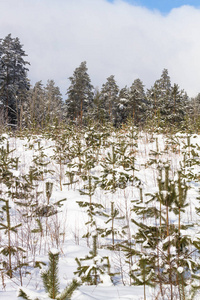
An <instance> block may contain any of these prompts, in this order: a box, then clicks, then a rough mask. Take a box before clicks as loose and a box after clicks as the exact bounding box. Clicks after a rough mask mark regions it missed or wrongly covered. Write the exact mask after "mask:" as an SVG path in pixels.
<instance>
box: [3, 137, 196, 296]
mask: <svg viewBox="0 0 200 300" xmlns="http://www.w3.org/2000/svg"><path fill="white" fill-rule="evenodd" d="M123 136H124V137H125V134H123ZM3 137H4V138H5V140H4V141H3V143H4V145H5V146H6V142H7V140H8V141H9V145H10V148H11V149H15V151H14V153H15V156H16V157H19V169H18V170H12V172H13V175H14V176H15V177H17V178H19V179H21V180H22V179H23V178H22V177H23V176H25V175H26V174H27V173H28V172H29V167H30V166H33V157H35V156H37V155H40V153H41V150H42V151H43V152H44V154H45V155H46V156H47V157H45V162H46V163H48V165H47V167H46V168H47V169H48V170H53V171H54V173H53V174H51V173H47V174H43V175H44V176H43V178H42V177H41V178H40V180H38V182H34V184H35V186H34V188H35V190H34V191H33V194H34V193H35V194H34V195H33V196H34V197H35V195H36V194H37V197H38V201H39V207H44V205H46V192H45V182H47V181H48V182H52V183H53V191H52V195H51V197H50V204H52V205H55V203H56V202H57V201H59V200H61V199H64V198H67V200H66V201H63V205H62V207H60V208H57V211H58V213H57V214H56V215H53V216H50V217H49V219H48V218H47V217H46V216H40V218H41V220H43V226H44V229H43V232H42V233H40V234H36V233H35V234H34V235H32V234H30V230H33V229H38V226H39V225H38V224H36V223H34V220H32V222H29V220H27V223H24V224H23V228H19V232H18V237H19V241H20V243H22V244H23V245H22V246H23V249H24V250H26V251H27V250H28V255H29V258H30V261H31V262H32V266H33V264H34V263H33V261H40V262H44V263H45V264H47V265H48V251H49V250H50V251H51V252H52V253H53V254H57V253H59V254H60V255H59V256H60V259H59V279H60V290H63V289H64V288H65V287H66V285H67V284H68V283H70V282H71V280H72V279H73V278H75V277H76V276H75V274H74V272H75V271H76V270H77V263H76V261H75V258H79V259H80V258H81V257H82V258H85V256H87V255H89V252H90V251H91V250H92V236H94V235H96V234H97V231H96V229H95V227H92V228H90V234H91V238H90V239H88V240H87V239H86V238H82V236H83V235H84V234H86V233H87V232H88V228H89V225H88V224H86V223H87V222H88V214H87V212H86V209H87V208H84V207H80V206H79V205H78V203H77V202H78V201H85V202H88V201H89V197H88V196H87V195H80V192H79V191H80V190H81V189H82V188H83V185H84V184H85V183H84V182H83V179H82V178H81V176H79V175H78V174H77V173H78V171H79V168H78V167H77V166H74V167H71V168H69V167H68V166H67V164H66V165H64V166H63V170H61V171H62V174H61V175H62V176H61V181H62V183H61V184H62V190H61V189H60V182H59V179H60V168H59V164H57V162H56V161H55V160H54V159H53V155H54V151H53V149H55V141H54V140H52V139H46V138H44V137H43V136H31V137H23V138H15V137H12V136H10V135H9V134H4V135H3ZM84 138H89V134H88V133H86V134H85V136H84ZM156 138H157V139H158V145H159V151H160V152H159V154H156V157H154V155H152V154H151V153H152V151H154V152H155V151H156ZM176 138H177V140H178V141H179V143H180V148H181V147H183V145H184V143H186V140H187V137H186V136H185V135H180V134H179V135H177V136H176ZM117 139H118V137H116V134H113V135H112V136H111V137H109V139H108V140H107V142H109V143H110V142H114V141H116V140H117ZM167 139H168V138H167V137H166V136H164V135H162V134H156V135H154V136H153V137H152V134H148V133H146V132H140V134H139V138H138V141H137V147H135V148H134V150H135V159H136V161H135V166H136V169H137V170H136V171H135V176H137V178H139V181H140V183H142V184H140V185H139V182H138V184H137V185H134V184H132V183H129V182H128V185H127V187H126V188H124V189H120V188H118V187H117V188H116V191H115V192H111V191H109V190H107V191H103V190H102V189H100V188H99V187H97V189H96V190H95V193H94V195H93V196H92V201H94V202H95V203H98V204H102V205H103V206H104V208H105V209H104V211H103V212H104V213H105V212H106V213H107V214H108V215H109V216H110V206H111V205H110V203H111V202H114V206H115V208H117V209H118V210H119V214H120V216H126V217H125V219H123V220H115V221H114V227H116V228H117V229H118V231H119V232H120V231H121V230H120V228H122V226H124V225H126V222H127V220H128V219H129V221H130V219H131V218H132V219H137V216H136V214H135V212H133V211H132V210H131V209H132V207H133V204H132V202H131V201H132V200H139V197H140V190H139V188H138V186H139V187H141V188H142V192H143V197H144V203H142V204H139V205H138V206H139V207H141V208H142V207H143V208H145V207H146V206H147V203H146V202H145V201H147V200H149V198H150V196H146V193H148V194H151V193H152V194H153V193H154V192H156V191H157V190H158V181H157V180H158V176H159V172H158V170H157V166H156V163H153V164H150V163H149V162H150V160H151V159H154V158H155V159H156V162H158V164H159V165H160V167H162V166H163V165H164V166H166V165H167V164H168V165H169V167H170V170H169V173H170V177H173V174H175V173H176V171H177V170H179V169H180V162H181V161H182V158H183V157H182V156H183V153H182V152H181V154H180V153H175V152H173V151H171V150H168V153H166V151H164V150H165V147H166V144H167ZM193 141H194V138H193V137H191V143H193ZM82 142H83V143H82V144H83V145H82V147H83V148H84V147H85V143H84V141H82ZM195 142H196V143H197V144H198V143H200V136H197V137H196V138H195ZM38 143H39V144H40V147H41V149H40V147H39V144H38ZM169 147H170V146H169ZM184 151H186V149H185V150H184ZM109 152H111V147H110V148H109V147H107V148H106V149H103V148H101V149H100V153H99V156H101V157H102V161H101V162H103V161H105V157H106V154H107V153H109ZM14 153H12V156H13V155H14ZM169 160H170V163H167V162H168V161H169ZM77 161H78V160H77ZM77 161H76V162H77ZM43 169H44V168H43V167H41V170H43ZM72 169H73V170H74V171H75V181H76V183H73V184H72V185H65V184H66V183H69V182H68V177H67V176H66V175H65V172H66V171H70V170H72ZM102 170H103V167H102V166H101V165H100V164H99V163H96V164H95V167H94V168H93V169H92V173H93V174H94V175H95V176H98V177H100V174H101V172H102ZM113 170H114V171H115V172H116V180H118V179H119V178H120V174H121V173H122V172H123V173H124V174H126V175H130V174H131V175H132V171H129V170H124V169H123V168H122V166H118V167H117V166H116V167H115V168H114V169H113ZM189 172H192V173H193V174H196V175H197V176H199V173H200V167H199V166H198V165H196V166H194V168H193V169H192V168H190V167H187V168H185V173H186V174H187V173H189ZM112 179H113V177H112V175H111V174H109V175H108V176H107V180H112ZM160 179H161V178H160ZM162 179H163V178H162ZM173 180H174V181H176V180H177V178H176V177H174V178H173ZM36 183H37V186H36ZM188 184H189V185H190V189H189V190H188V196H187V197H188V203H190V205H189V207H188V208H187V209H186V213H185V214H183V213H182V215H181V220H182V222H183V223H184V224H186V225H187V224H190V222H191V221H193V220H196V221H197V222H198V221H199V217H198V215H197V214H196V212H195V207H198V206H199V201H198V200H197V199H196V198H197V197H198V195H199V191H198V190H199V187H200V185H199V182H198V180H197V181H195V180H194V181H190V182H188ZM183 187H184V186H183ZM1 188H4V189H5V191H6V188H5V187H4V186H3V185H2V184H1ZM162 195H163V198H166V197H167V195H168V191H165V190H164V191H162ZM9 204H10V206H11V207H12V209H11V213H12V219H11V222H13V225H16V224H18V223H19V221H22V220H20V216H21V215H20V214H19V211H20V210H21V211H22V210H23V209H24V211H25V212H26V208H23V209H22V208H20V209H19V208H18V210H17V209H15V208H16V206H15V203H14V201H13V202H11V201H10V203H9ZM152 205H154V204H152ZM169 215H170V216H172V212H169ZM173 217H174V215H173ZM21 218H22V217H21ZM32 218H33V217H32ZM42 218H43V219H42ZM177 218H178V217H176V219H173V221H174V224H178V222H177ZM33 219H34V218H33ZM23 220H24V219H23ZM137 220H138V219H137ZM170 220H172V218H171V219H170ZM140 221H141V220H140ZM95 222H96V224H98V226H102V227H103V226H104V227H103V233H105V232H106V230H108V229H112V227H111V225H110V223H109V226H107V225H106V224H105V217H103V215H102V214H98V215H97V216H96V217H95ZM143 222H144V223H145V224H148V222H149V225H152V226H153V225H154V222H155V220H151V221H148V220H143ZM15 223H16V224H15ZM150 223H151V224H150ZM36 225H37V227H36ZM135 232H136V225H135V224H131V234H134V233H135ZM0 235H1V239H2V240H3V241H4V242H5V243H6V242H7V241H6V235H4V231H0ZM181 235H182V236H185V237H187V236H190V237H191V239H192V241H198V240H199V239H200V233H199V230H198V228H197V227H194V228H187V229H185V230H183V229H181ZM126 238H127V239H128V238H129V236H128V233H127V236H126ZM173 239H174V237H173V236H169V237H167V238H166V239H165V240H163V241H161V243H160V247H162V246H163V244H164V243H167V242H172V241H173ZM116 240H117V241H118V240H119V241H120V236H119V235H117V237H116ZM27 241H29V244H28V242H27ZM107 243H111V236H108V237H106V238H103V237H99V240H98V244H99V246H100V247H98V255H97V256H96V257H93V258H92V264H91V265H90V268H92V267H94V266H95V263H94V262H95V261H100V260H101V259H102V258H103V257H105V256H108V257H109V259H110V262H111V268H112V270H111V271H115V272H116V273H120V272H123V276H124V278H123V279H122V278H121V276H120V275H116V276H115V278H114V281H113V282H112V281H111V278H110V276H109V275H108V274H106V273H104V274H101V275H100V283H99V284H98V285H97V286H94V285H93V286H89V285H82V286H80V287H79V288H78V289H77V290H76V291H75V293H74V294H73V296H72V300H92V299H98V300H105V298H106V299H107V300H117V299H123V300H142V299H144V296H143V292H144V291H143V286H139V287H137V286H129V283H130V279H129V276H128V273H129V266H128V265H127V264H126V259H125V257H124V254H123V253H122V251H121V252H118V251H111V250H109V249H107V248H106V247H104V246H105V244H107ZM20 246H21V245H20ZM146 246H148V241H147V240H146V241H144V243H143V247H144V248H145V247H146ZM2 248H3V245H1V249H2ZM147 251H148V249H147ZM170 251H171V254H174V255H175V253H176V248H175V247H174V246H172V245H171V248H170ZM147 254H148V253H147ZM31 258H33V260H31ZM1 259H2V257H1ZM133 260H134V259H133ZM84 264H85V265H87V261H83V265H84ZM188 264H191V262H189V261H188ZM32 266H30V267H29V268H27V271H29V272H30V274H26V276H24V277H23V288H24V289H26V291H27V293H28V294H29V295H30V297H31V298H34V297H35V298H36V297H38V295H39V297H40V299H48V297H47V295H46V294H45V290H44V287H43V284H42V281H41V277H40V270H39V268H33V267H32ZM165 269H166V272H167V270H168V269H169V266H168V265H166V266H165ZM131 270H132V271H137V270H138V265H137V261H133V265H132V266H131ZM177 271H178V272H179V273H180V274H182V273H183V271H184V269H183V267H181V266H179V267H178V268H177ZM88 272H89V269H88ZM4 281H5V282H4V284H5V285H4V286H3V284H2V287H1V290H0V299H2V300H8V299H9V300H15V299H20V298H17V290H18V286H19V285H20V281H19V278H18V277H17V279H13V280H12V279H9V278H8V277H6V276H5V278H4ZM146 292H147V299H148V300H152V299H155V298H156V297H154V293H155V290H153V289H148V288H147V290H146ZM196 299H198V298H196ZM20 300H21V299H20Z"/></svg>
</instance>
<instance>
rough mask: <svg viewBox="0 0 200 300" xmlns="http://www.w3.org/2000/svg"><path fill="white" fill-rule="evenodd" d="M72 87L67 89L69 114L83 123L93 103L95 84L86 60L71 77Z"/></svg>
mask: <svg viewBox="0 0 200 300" xmlns="http://www.w3.org/2000/svg"><path fill="white" fill-rule="evenodd" d="M69 80H70V83H71V84H70V87H69V88H68V90H67V95H68V99H67V100H66V107H67V116H68V118H69V119H71V120H73V121H77V122H78V124H80V125H82V123H83V118H84V116H85V114H87V112H88V110H89V108H91V106H92V105H93V86H92V85H91V83H90V77H89V75H88V73H87V66H86V62H85V61H84V62H82V63H81V64H80V66H79V67H78V68H76V69H75V71H74V74H73V76H71V77H69Z"/></svg>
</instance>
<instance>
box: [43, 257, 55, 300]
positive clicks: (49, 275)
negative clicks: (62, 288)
mask: <svg viewBox="0 0 200 300" xmlns="http://www.w3.org/2000/svg"><path fill="white" fill-rule="evenodd" d="M58 261H59V253H52V252H51V251H49V267H48V269H47V270H46V271H43V272H42V273H41V277H42V280H43V284H44V287H45V290H46V292H47V293H48V294H49V297H50V298H52V299H55V298H56V296H57V295H58V293H59V279H58Z"/></svg>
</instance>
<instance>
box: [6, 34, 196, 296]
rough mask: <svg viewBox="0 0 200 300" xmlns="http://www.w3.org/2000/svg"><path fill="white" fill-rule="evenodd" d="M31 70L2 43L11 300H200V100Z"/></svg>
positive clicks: (166, 84)
mask: <svg viewBox="0 0 200 300" xmlns="http://www.w3.org/2000/svg"><path fill="white" fill-rule="evenodd" d="M29 65H30V63H29V62H28V61H27V54H26V52H25V51H24V50H23V45H21V43H20V40H19V39H18V38H13V37H12V36H11V34H9V35H8V36H6V37H5V38H2V39H0V286H1V288H0V299H2V300H4V299H5V300H12V299H13V300H14V299H19V300H22V299H28V300H43V299H57V300H65V299H72V300H75V299H77V300H90V299H98V300H102V299H105V297H106V298H107V299H108V300H117V299H123V300H168V299H169V300H178V299H179V300H192V299H194V300H198V299H200V226H199V224H200V193H199V192H200V114H199V112H200V94H199V95H197V96H196V97H194V98H190V97H189V96H188V95H187V93H186V91H184V89H181V88H180V87H179V85H178V84H176V83H174V84H172V83H171V79H170V76H169V74H168V70H167V69H164V70H163V71H162V72H161V77H160V78H159V79H157V80H156V81H155V83H154V85H153V86H152V87H151V88H150V89H145V86H144V84H143V82H142V81H141V80H140V79H139V78H136V79H135V80H134V81H133V83H132V85H131V86H130V87H127V86H125V87H124V88H121V89H120V88H119V86H118V85H117V82H116V81H115V77H114V75H110V76H109V77H108V78H107V80H106V82H105V83H104V84H103V85H102V87H101V88H94V86H93V85H92V82H91V79H90V77H89V74H88V69H87V63H86V62H85V61H84V62H81V63H80V65H79V66H78V67H77V68H76V69H75V70H74V73H73V74H72V75H71V77H69V82H70V84H69V87H68V88H67V89H66V97H65V98H66V99H63V96H62V94H61V92H60V89H59V87H58V86H56V84H55V82H54V80H53V79H49V80H48V81H47V83H46V85H44V84H43V83H42V81H38V82H36V83H35V84H34V86H31V84H30V80H29V78H28V71H29ZM66 85H67V79H66Z"/></svg>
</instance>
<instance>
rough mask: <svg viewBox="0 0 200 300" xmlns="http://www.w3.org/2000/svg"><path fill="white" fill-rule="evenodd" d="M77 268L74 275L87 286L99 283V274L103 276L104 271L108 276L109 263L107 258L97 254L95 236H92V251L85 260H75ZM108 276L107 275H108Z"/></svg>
mask: <svg viewBox="0 0 200 300" xmlns="http://www.w3.org/2000/svg"><path fill="white" fill-rule="evenodd" d="M75 260H76V262H77V264H78V268H77V271H76V272H74V274H77V275H78V276H79V277H80V278H81V280H82V282H83V283H84V282H87V283H88V284H89V285H97V284H98V283H100V282H101V274H105V273H106V270H107V272H108V273H109V274H110V263H109V258H108V257H107V256H104V257H101V256H99V255H98V253H97V234H96V235H95V234H94V235H93V249H92V250H91V251H90V253H89V255H87V256H86V257H85V258H80V259H79V258H76V259H75ZM109 274H108V275H109Z"/></svg>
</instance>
